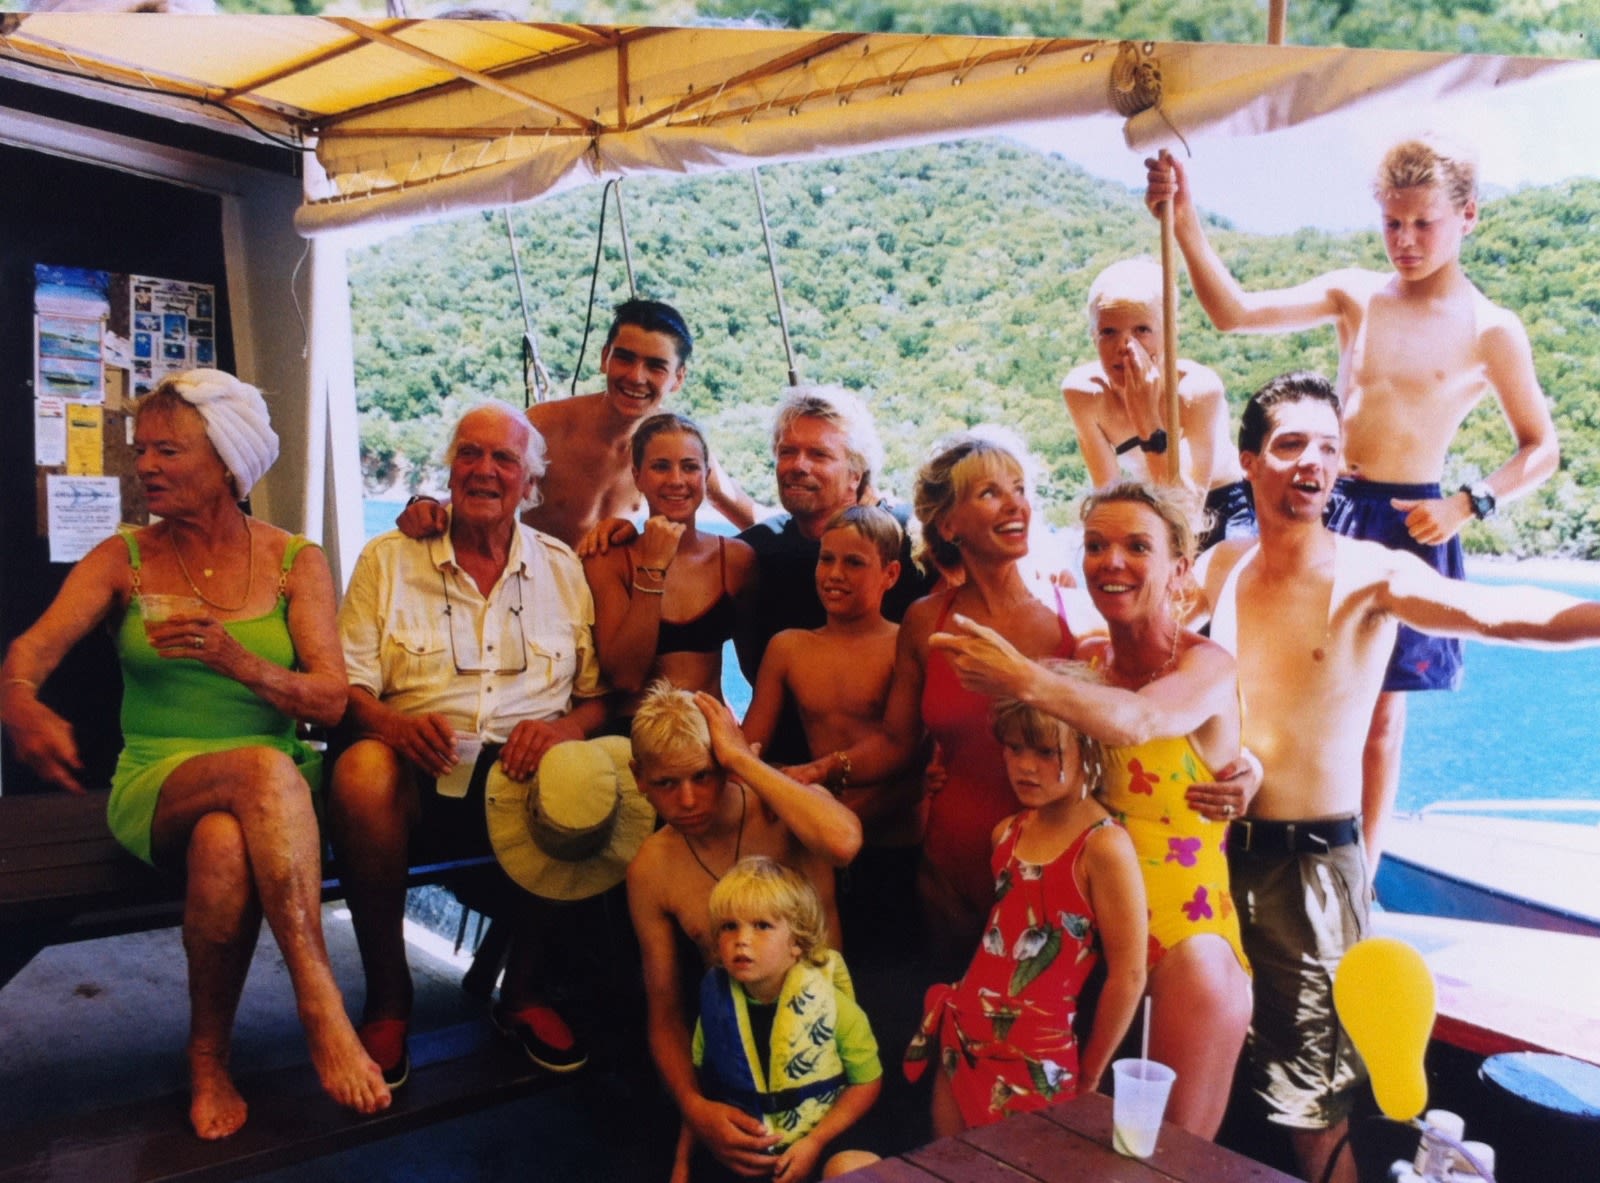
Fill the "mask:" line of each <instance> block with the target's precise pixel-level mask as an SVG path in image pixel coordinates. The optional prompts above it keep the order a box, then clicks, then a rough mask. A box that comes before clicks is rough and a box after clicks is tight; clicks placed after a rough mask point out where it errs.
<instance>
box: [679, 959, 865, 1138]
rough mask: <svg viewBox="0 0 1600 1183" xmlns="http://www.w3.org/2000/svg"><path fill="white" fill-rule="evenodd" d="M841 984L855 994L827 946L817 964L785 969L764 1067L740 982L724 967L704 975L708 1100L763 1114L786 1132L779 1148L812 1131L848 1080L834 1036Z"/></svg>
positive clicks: (703, 1069) (703, 1074)
mask: <svg viewBox="0 0 1600 1183" xmlns="http://www.w3.org/2000/svg"><path fill="white" fill-rule="evenodd" d="M840 990H842V991H844V993H845V994H846V995H848V996H850V997H852V998H853V997H854V996H855V987H854V985H853V984H852V983H851V981H850V971H849V970H847V969H846V968H845V964H844V960H843V958H841V957H840V956H839V955H838V954H837V953H834V952H831V951H830V952H829V953H828V956H827V960H826V961H825V962H824V963H823V964H822V965H820V966H816V965H811V964H810V963H809V962H805V961H801V962H798V963H797V964H796V965H795V966H794V967H793V968H792V969H790V971H789V973H788V976H787V977H785V978H784V980H783V989H782V990H780V991H779V993H778V1008H777V1011H776V1013H775V1015H774V1017H773V1020H772V1041H771V1042H772V1047H771V1056H770V1057H769V1060H768V1064H767V1068H766V1070H765V1071H763V1069H762V1066H761V1063H760V1060H759V1057H758V1053H757V1051H756V1045H755V1036H754V1035H753V1034H752V1032H751V1029H750V1009H749V1005H750V1004H749V999H748V997H747V996H746V995H745V992H744V989H743V987H741V986H739V985H737V984H736V983H734V982H732V981H730V980H729V978H728V975H727V972H726V971H724V970H721V969H714V970H712V971H711V972H710V973H708V974H706V976H705V978H704V980H703V981H702V982H701V983H700V1030H701V1037H702V1039H703V1040H704V1044H705V1052H704V1056H703V1058H702V1061H701V1065H700V1088H701V1091H702V1092H703V1093H704V1094H705V1096H706V1097H707V1099H709V1100H713V1101H721V1102H723V1103H725V1104H728V1105H733V1106H735V1107H737V1108H739V1109H742V1110H743V1111H744V1112H746V1113H748V1114H750V1115H751V1116H753V1117H759V1118H762V1119H763V1120H765V1121H766V1122H767V1125H768V1127H769V1128H770V1129H771V1130H772V1131H773V1132H774V1133H777V1134H781V1135H782V1136H783V1145H784V1146H789V1145H791V1144H793V1143H794V1142H797V1141H799V1140H800V1139H801V1138H803V1137H804V1136H805V1135H806V1134H808V1133H810V1132H811V1131H812V1130H813V1129H814V1128H815V1127H816V1124H817V1123H818V1122H819V1121H821V1120H822V1116H823V1114H825V1113H827V1112H828V1110H829V1109H831V1108H832V1107H833V1103H834V1102H835V1101H837V1100H838V1099H839V1094H840V1093H842V1092H843V1091H844V1088H845V1085H846V1084H847V1083H848V1081H847V1080H846V1079H845V1073H844V1062H843V1061H842V1060H841V1059H840V1058H839V1046H838V1043H837V1041H836V1039H835V1033H836V1032H837V1029H838V1021H839V997H838V991H840Z"/></svg>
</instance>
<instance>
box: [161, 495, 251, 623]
mask: <svg viewBox="0 0 1600 1183" xmlns="http://www.w3.org/2000/svg"><path fill="white" fill-rule="evenodd" d="M244 534H245V549H246V550H247V551H248V552H249V558H248V559H247V560H246V563H247V565H246V567H245V577H244V599H242V600H240V601H239V602H238V603H237V604H219V603H218V602H217V601H216V600H213V599H212V598H211V597H210V596H208V595H206V593H205V592H203V591H201V590H200V587H199V585H198V584H197V583H195V581H194V576H193V575H190V574H189V564H188V563H185V562H184V561H183V548H182V547H181V546H179V545H178V536H177V535H176V534H173V535H172V553H173V554H175V555H177V556H178V570H180V571H182V572H183V578H184V580H185V581H186V582H187V583H188V584H189V590H190V591H192V592H194V594H195V595H197V596H199V597H200V599H201V600H203V601H204V602H205V603H207V604H210V605H211V606H212V607H213V608H215V609H216V610H217V611H218V612H237V611H239V609H241V608H243V607H244V606H245V605H246V604H248V603H249V602H250V592H251V590H252V589H254V587H255V583H256V547H255V540H254V537H253V536H252V535H251V533H250V519H249V518H245V519H244ZM202 570H204V571H205V573H206V574H207V575H208V576H209V575H210V574H211V568H209V567H206V568H202Z"/></svg>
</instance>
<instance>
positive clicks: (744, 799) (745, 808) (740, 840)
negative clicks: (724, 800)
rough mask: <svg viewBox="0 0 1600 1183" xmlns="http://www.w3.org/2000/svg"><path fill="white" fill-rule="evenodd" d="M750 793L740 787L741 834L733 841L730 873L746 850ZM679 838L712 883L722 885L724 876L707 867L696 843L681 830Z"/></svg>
mask: <svg viewBox="0 0 1600 1183" xmlns="http://www.w3.org/2000/svg"><path fill="white" fill-rule="evenodd" d="M748 793H749V790H748V789H746V788H745V787H744V786H743V785H740V786H739V833H738V834H737V835H735V837H734V839H733V866H730V867H729V868H728V869H729V870H730V871H731V870H732V869H733V867H736V866H738V865H739V852H740V851H741V850H743V849H744V819H745V814H746V813H747V812H749V809H750V798H749V796H748V795H747V794H748ZM678 837H680V838H682V839H683V844H684V845H685V846H686V847H688V848H689V857H690V858H692V859H694V861H695V862H697V863H699V864H700V869H701V870H702V871H704V872H705V873H706V874H707V875H709V876H711V881H712V882H713V883H720V882H721V881H722V876H721V875H718V874H717V873H716V872H715V871H713V870H712V869H711V868H710V867H708V866H706V861H705V859H703V858H701V857H700V855H699V854H698V853H697V852H696V851H695V848H694V843H693V842H690V841H689V835H687V834H685V833H683V832H682V831H681V830H680V831H679V832H678Z"/></svg>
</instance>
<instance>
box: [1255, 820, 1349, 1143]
mask: <svg viewBox="0 0 1600 1183" xmlns="http://www.w3.org/2000/svg"><path fill="white" fill-rule="evenodd" d="M1359 835H1360V822H1359V820H1358V819H1356V818H1353V817H1352V818H1336V819H1318V820H1317V821H1315V822H1304V823H1284V822H1251V821H1249V820H1246V821H1243V822H1235V823H1234V828H1233V832H1232V833H1230V834H1229V837H1228V847H1229V849H1228V865H1229V869H1230V872H1231V875H1232V890H1233V898H1234V900H1235V902H1236V903H1237V905H1238V907H1239V914H1240V920H1241V924H1242V928H1241V935H1242V937H1243V940H1244V950H1245V953H1246V954H1247V955H1248V956H1249V958H1250V965H1251V968H1252V969H1253V970H1254V972H1255V1011H1254V1014H1253V1015H1252V1017H1251V1023H1250V1037H1249V1041H1248V1043H1247V1045H1246V1059H1247V1062H1248V1065H1249V1066H1248V1069H1247V1071H1248V1072H1249V1073H1250V1077H1249V1079H1250V1085H1251V1088H1252V1089H1253V1090H1254V1091H1255V1093H1256V1095H1257V1096H1259V1097H1260V1098H1261V1099H1262V1100H1263V1101H1264V1102H1265V1103H1266V1105H1267V1108H1268V1116H1269V1117H1270V1118H1271V1120H1272V1121H1274V1122H1277V1123H1278V1124H1280V1125H1285V1126H1289V1127H1291V1128H1294V1129H1303V1130H1318V1129H1327V1128H1328V1127H1330V1126H1334V1125H1337V1124H1338V1123H1339V1122H1340V1121H1343V1120H1344V1119H1345V1118H1346V1117H1348V1116H1349V1114H1350V1107H1351V1105H1352V1103H1353V1102H1354V1099H1355V1094H1356V1091H1357V1089H1358V1087H1359V1086H1360V1084H1361V1083H1362V1082H1363V1081H1364V1080H1365V1079H1366V1075H1367V1073H1366V1067H1365V1065H1363V1064H1362V1062H1361V1058H1360V1056H1359V1055H1357V1053H1356V1050H1355V1047H1354V1045H1353V1044H1351V1042H1350V1038H1349V1036H1348V1035H1346V1034H1345V1032H1344V1029H1343V1028H1342V1027H1341V1026H1340V1025H1339V1020H1338V1016H1337V1015H1336V1014H1335V1013H1334V1008H1333V975H1334V972H1335V971H1336V970H1337V969H1338V967H1339V961H1340V959H1341V958H1342V957H1343V956H1344V954H1345V952H1346V950H1348V949H1349V948H1350V946H1352V945H1354V944H1355V943H1356V942H1357V941H1359V940H1361V939H1362V938H1363V937H1365V936H1366V935H1367V934H1368V932H1369V930H1370V928H1371V913H1370V902H1371V900H1370V894H1371V893H1370V891H1369V888H1368V876H1367V860H1366V853H1365V851H1364V849H1363V847H1362V845H1361V842H1360V838H1359Z"/></svg>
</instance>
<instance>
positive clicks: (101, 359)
mask: <svg viewBox="0 0 1600 1183" xmlns="http://www.w3.org/2000/svg"><path fill="white" fill-rule="evenodd" d="M33 274H34V293H33V325H34V331H33V374H34V381H33V391H34V402H33V407H34V414H33V449H34V454H33V461H34V468H35V474H34V493H35V505H36V507H37V511H36V521H35V528H36V530H37V531H38V534H39V536H40V537H41V538H45V539H47V540H48V542H49V555H50V561H51V562H52V563H75V562H77V561H78V560H79V559H81V558H82V557H83V556H84V555H86V554H87V553H88V552H89V551H90V550H92V549H93V548H94V547H95V546H96V545H97V544H98V543H100V542H101V541H102V540H103V539H105V538H108V537H109V536H110V535H111V534H112V533H114V532H115V530H116V528H117V526H118V525H119V524H121V523H124V522H127V523H131V524H135V525H142V524H144V523H145V522H147V521H149V516H150V515H149V510H148V509H147V507H146V506H145V502H144V491H143V489H142V488H141V487H140V485H139V482H138V480H137V479H136V478H135V476H134V469H133V461H134V456H133V417H132V402H133V399H135V398H137V397H138V396H140V395H143V394H147V393H149V392H150V391H151V390H153V389H154V388H155V386H156V384H157V383H159V382H160V381H161V379H162V377H163V376H165V375H166V374H168V373H172V372H175V371H180V370H188V369H193V368H195V367H197V366H215V365H216V361H217V333H216V323H217V320H216V316H217V292H216V287H215V286H214V285H212V284H209V283H201V282H197V281H194V280H184V279H169V278H162V277H158V276H149V275H132V274H126V273H113V272H109V271H97V270H93V269H89V268H82V267H68V266H61V265H56V264H50V263H36V264H34V268H33Z"/></svg>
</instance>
